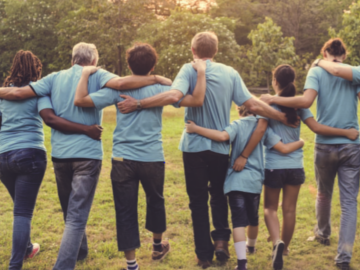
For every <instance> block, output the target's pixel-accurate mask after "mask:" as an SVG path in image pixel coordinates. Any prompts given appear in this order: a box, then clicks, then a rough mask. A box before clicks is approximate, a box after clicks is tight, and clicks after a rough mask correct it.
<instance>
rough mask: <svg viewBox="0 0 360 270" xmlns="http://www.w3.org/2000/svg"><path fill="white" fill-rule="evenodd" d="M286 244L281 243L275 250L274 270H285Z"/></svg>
mask: <svg viewBox="0 0 360 270" xmlns="http://www.w3.org/2000/svg"><path fill="white" fill-rule="evenodd" d="M284 248H285V244H284V243H279V244H278V245H276V248H275V250H274V259H273V268H274V270H281V269H283V264H284V262H283V252H284Z"/></svg>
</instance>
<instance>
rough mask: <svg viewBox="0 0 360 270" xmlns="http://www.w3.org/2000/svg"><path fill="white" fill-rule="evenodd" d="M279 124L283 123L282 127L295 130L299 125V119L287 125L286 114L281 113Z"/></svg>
mask: <svg viewBox="0 0 360 270" xmlns="http://www.w3.org/2000/svg"><path fill="white" fill-rule="evenodd" d="M280 122H281V123H283V124H284V125H286V126H288V127H292V128H297V127H298V126H299V125H300V117H299V116H298V117H297V121H296V122H295V123H294V124H292V123H289V122H288V119H287V117H286V114H285V113H281V120H280Z"/></svg>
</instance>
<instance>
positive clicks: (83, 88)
mask: <svg viewBox="0 0 360 270" xmlns="http://www.w3.org/2000/svg"><path fill="white" fill-rule="evenodd" d="M97 70H98V68H96V67H92V66H89V67H84V68H83V71H82V73H81V77H80V81H79V83H78V86H77V87H76V92H75V98H74V105H75V106H79V107H95V104H94V102H93V101H92V99H91V97H90V96H89V90H88V81H89V76H90V75H91V74H92V73H94V72H96V71H97Z"/></svg>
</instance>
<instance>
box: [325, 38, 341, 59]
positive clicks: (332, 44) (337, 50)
mask: <svg viewBox="0 0 360 270" xmlns="http://www.w3.org/2000/svg"><path fill="white" fill-rule="evenodd" d="M325 52H327V53H329V54H330V55H332V56H342V55H346V45H345V43H344V42H343V40H342V39H341V38H331V39H329V40H328V41H327V42H325V44H324V46H323V47H322V49H321V54H322V55H324V53H325Z"/></svg>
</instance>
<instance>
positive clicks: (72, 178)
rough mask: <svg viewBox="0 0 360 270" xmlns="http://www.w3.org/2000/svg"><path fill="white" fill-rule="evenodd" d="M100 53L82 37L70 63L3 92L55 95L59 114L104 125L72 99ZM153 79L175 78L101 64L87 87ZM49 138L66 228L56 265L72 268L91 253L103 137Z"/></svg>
mask: <svg viewBox="0 0 360 270" xmlns="http://www.w3.org/2000/svg"><path fill="white" fill-rule="evenodd" d="M98 59H99V54H98V51H97V49H96V47H95V45H94V44H87V43H79V44H77V45H75V46H74V48H73V53H72V67H71V68H69V69H67V70H62V71H60V72H54V73H52V74H50V75H48V76H46V77H44V78H43V79H41V80H39V81H37V82H34V83H30V85H29V86H26V87H22V88H17V87H8V88H0V98H3V99H7V100H21V99H27V98H31V97H35V96H51V102H50V99H49V102H48V104H47V106H48V108H51V109H53V110H54V111H55V114H56V115H58V116H60V117H62V118H64V119H67V120H70V121H73V122H76V123H80V124H84V125H94V124H97V125H100V124H101V120H102V111H101V110H98V109H96V108H81V107H77V106H75V105H74V96H75V91H76V87H77V85H78V82H79V80H80V77H81V73H82V69H83V67H84V66H90V65H93V66H96V65H97V62H98ZM155 83H161V84H171V81H170V80H168V79H166V78H164V77H161V76H128V77H123V78H120V77H118V76H116V75H115V74H112V73H110V72H107V71H105V70H102V69H100V70H99V71H98V72H96V73H94V74H93V75H91V76H90V77H89V81H88V89H89V93H93V92H95V91H97V90H99V89H101V88H103V87H109V88H113V89H117V90H125V89H133V88H140V87H143V86H146V85H151V84H155ZM42 109H44V108H42ZM51 144H52V153H51V154H52V161H53V164H54V171H55V176H56V183H57V187H58V195H59V199H60V204H61V207H62V210H63V212H64V219H65V231H64V235H63V238H62V241H61V246H60V251H59V255H58V258H57V261H56V264H55V266H54V268H53V269H54V270H71V269H74V268H75V264H76V261H77V260H82V259H85V258H86V257H87V254H88V247H87V239H86V234H85V227H86V223H87V220H88V216H89V212H90V208H91V205H92V201H93V198H94V194H95V189H96V185H97V182H98V179H99V174H100V170H101V160H102V157H103V151H102V145H101V141H96V140H93V139H91V138H90V137H87V136H85V135H82V134H64V133H62V132H60V131H57V130H55V129H52V134H51Z"/></svg>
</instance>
